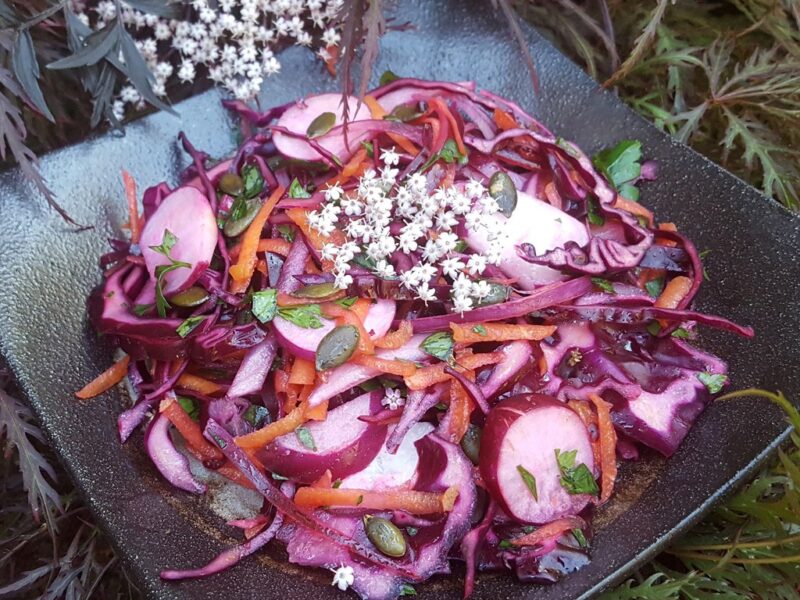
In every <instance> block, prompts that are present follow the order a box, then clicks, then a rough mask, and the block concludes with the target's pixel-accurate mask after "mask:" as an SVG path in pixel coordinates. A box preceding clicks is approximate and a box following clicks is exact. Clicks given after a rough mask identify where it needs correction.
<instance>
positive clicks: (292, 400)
mask: <svg viewBox="0 0 800 600" xmlns="http://www.w3.org/2000/svg"><path fill="white" fill-rule="evenodd" d="M301 389H302V386H300V385H291V384H289V385H287V386H286V400H284V402H283V414H285V415H288V414H289V413H290V412H292V411H293V410H294V409H295V408H297V405H298V404H300V390H301Z"/></svg>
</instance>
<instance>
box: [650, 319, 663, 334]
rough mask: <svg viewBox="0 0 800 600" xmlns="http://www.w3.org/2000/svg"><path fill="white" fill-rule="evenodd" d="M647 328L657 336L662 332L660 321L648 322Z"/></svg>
mask: <svg viewBox="0 0 800 600" xmlns="http://www.w3.org/2000/svg"><path fill="white" fill-rule="evenodd" d="M646 329H647V333H649V334H650V335H652V336H656V335H658V334H659V333H661V323H659V322H658V321H651V322H650V323H648V324H647V327H646Z"/></svg>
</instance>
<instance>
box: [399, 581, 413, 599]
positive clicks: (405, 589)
mask: <svg viewBox="0 0 800 600" xmlns="http://www.w3.org/2000/svg"><path fill="white" fill-rule="evenodd" d="M399 595H400V596H416V595H417V590H415V589H414V587H413V586H410V585H408V584H407V583H404V584H403V585H402V586H401V587H400V594H399Z"/></svg>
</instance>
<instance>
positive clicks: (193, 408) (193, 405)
mask: <svg viewBox="0 0 800 600" xmlns="http://www.w3.org/2000/svg"><path fill="white" fill-rule="evenodd" d="M175 399H176V400H177V401H178V404H180V406H181V408H182V409H183V410H184V411H186V414H187V415H189V417H190V418H191V419H192V420H193V421H199V420H200V406H199V404H198V403H197V400H195V399H194V398H187V397H186V396H176V397H175Z"/></svg>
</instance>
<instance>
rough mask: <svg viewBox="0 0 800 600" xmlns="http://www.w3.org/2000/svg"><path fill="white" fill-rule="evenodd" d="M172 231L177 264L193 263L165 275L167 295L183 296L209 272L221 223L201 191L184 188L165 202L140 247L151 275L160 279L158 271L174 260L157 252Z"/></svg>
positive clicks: (146, 225) (150, 222) (154, 214)
mask: <svg viewBox="0 0 800 600" xmlns="http://www.w3.org/2000/svg"><path fill="white" fill-rule="evenodd" d="M167 230H169V232H170V233H172V235H174V236H175V238H176V239H177V241H176V242H175V245H174V246H173V247H172V250H171V251H170V256H171V257H172V258H173V260H176V261H183V262H186V263H189V264H190V265H191V267H189V268H178V269H175V270H174V271H171V272H170V273H168V274H166V275H164V280H166V285H164V286H163V288H162V289H163V292H164V294H171V293H175V292H179V291H181V290H184V289H186V288H188V287H189V286H191V285H192V284H193V283H194V282H195V281H197V278H198V277H200V275H202V273H203V271H205V270H206V268H207V267H208V264H209V263H210V262H211V257H212V256H213V255H214V249H215V248H216V247H217V221H216V219H215V218H214V213H213V212H212V211H211V206H210V205H209V204H208V200H207V199H206V197H205V195H204V194H203V193H202V192H200V190H198V189H196V188H193V187H188V186H187V187H181V188H178V189H177V190H175V191H174V192H172V193H171V194H170V195H169V196H167V197H166V198H164V200H163V202H161V205H160V206H159V207H158V209H157V210H156V212H155V213H153V216H152V217H150V218H149V219H148V220H147V223H146V224H145V226H144V229H143V230H142V237H141V240H140V245H141V247H142V256H143V257H144V262H145V265H146V266H147V271H148V272H149V273H150V277H151V278H152V279H153V280H155V279H156V267H159V266H161V265H169V264H170V260H169V259H168V258H167V257H166V256H164V255H163V254H160V253H158V252H156V251H154V250H152V249H151V246H159V245H161V244H162V242H163V241H164V232H165V231H167Z"/></svg>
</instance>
